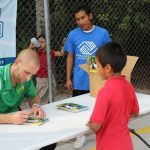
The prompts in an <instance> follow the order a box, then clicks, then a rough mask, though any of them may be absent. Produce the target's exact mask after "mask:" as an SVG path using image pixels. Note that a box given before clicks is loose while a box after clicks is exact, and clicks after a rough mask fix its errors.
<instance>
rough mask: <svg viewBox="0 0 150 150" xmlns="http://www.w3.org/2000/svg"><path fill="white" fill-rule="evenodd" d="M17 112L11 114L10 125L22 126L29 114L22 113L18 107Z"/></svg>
mask: <svg viewBox="0 0 150 150" xmlns="http://www.w3.org/2000/svg"><path fill="white" fill-rule="evenodd" d="M17 109H18V110H19V111H18V112H16V113H14V114H12V123H13V124H24V123H26V122H27V120H28V117H29V113H28V112H26V111H22V110H21V108H20V107H19V106H17Z"/></svg>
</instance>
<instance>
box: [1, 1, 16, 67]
mask: <svg viewBox="0 0 150 150" xmlns="http://www.w3.org/2000/svg"><path fill="white" fill-rule="evenodd" d="M16 16H17V0H0V65H5V64H8V63H12V62H14V60H15V58H16Z"/></svg>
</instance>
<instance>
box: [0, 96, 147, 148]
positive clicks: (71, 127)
mask: <svg viewBox="0 0 150 150" xmlns="http://www.w3.org/2000/svg"><path fill="white" fill-rule="evenodd" d="M137 97H138V101H139V105H140V115H142V114H146V113H148V112H150V95H146V94H138V93H137ZM64 102H73V103H78V104H82V105H87V106H88V107H89V109H88V110H86V111H82V112H79V113H72V112H68V111H63V110H59V109H57V108H56V105H57V104H60V103H64ZM94 103H95V98H94V97H91V96H90V95H89V94H85V95H81V96H77V97H72V98H68V99H65V100H61V101H58V102H54V103H50V104H47V105H43V106H42V107H43V109H44V110H45V112H46V114H47V117H48V118H49V120H50V121H49V122H47V123H45V124H43V125H41V126H34V125H29V124H25V125H12V124H1V125H0V148H1V149H2V150H35V149H39V148H41V147H43V146H46V145H49V144H52V143H55V142H59V141H65V140H68V139H71V138H73V137H76V136H77V135H80V134H84V133H87V132H89V129H88V128H87V127H86V126H85V124H86V123H87V121H88V120H89V117H90V115H91V113H92V110H93V107H94Z"/></svg>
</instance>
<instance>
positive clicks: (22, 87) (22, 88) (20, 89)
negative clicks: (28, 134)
mask: <svg viewBox="0 0 150 150" xmlns="http://www.w3.org/2000/svg"><path fill="white" fill-rule="evenodd" d="M23 90H24V85H21V86H20V87H19V88H18V94H19V93H20V92H22V91H23Z"/></svg>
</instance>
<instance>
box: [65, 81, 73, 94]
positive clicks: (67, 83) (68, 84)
mask: <svg viewBox="0 0 150 150" xmlns="http://www.w3.org/2000/svg"><path fill="white" fill-rule="evenodd" d="M66 88H67V90H68V91H69V92H72V90H73V85H72V81H71V80H67V82H66Z"/></svg>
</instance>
